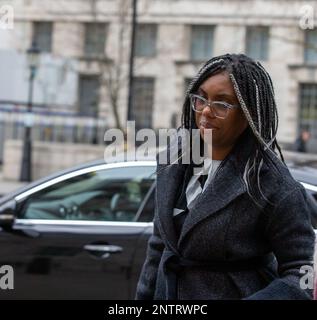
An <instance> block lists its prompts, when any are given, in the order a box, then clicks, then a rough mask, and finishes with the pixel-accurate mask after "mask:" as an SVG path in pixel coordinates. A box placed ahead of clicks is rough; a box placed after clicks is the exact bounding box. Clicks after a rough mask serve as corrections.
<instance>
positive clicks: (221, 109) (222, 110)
mask: <svg viewBox="0 0 317 320" xmlns="http://www.w3.org/2000/svg"><path fill="white" fill-rule="evenodd" d="M212 107H213V109H214V110H215V115H216V116H217V117H219V118H225V117H226V116H227V114H228V107H227V106H226V105H225V104H223V103H220V102H214V103H213V104H212Z"/></svg>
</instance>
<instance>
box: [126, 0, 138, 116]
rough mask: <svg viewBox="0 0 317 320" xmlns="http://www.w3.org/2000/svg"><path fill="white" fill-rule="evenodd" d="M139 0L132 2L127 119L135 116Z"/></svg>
mask: <svg viewBox="0 0 317 320" xmlns="http://www.w3.org/2000/svg"><path fill="white" fill-rule="evenodd" d="M137 5H138V2H137V0H133V3H132V30H131V45H130V46H131V49H130V59H129V87H128V110H127V120H128V121H130V120H132V119H133V118H134V116H133V110H132V107H133V105H132V99H133V93H132V91H133V67H134V54H135V52H134V51H135V37H136V27H137Z"/></svg>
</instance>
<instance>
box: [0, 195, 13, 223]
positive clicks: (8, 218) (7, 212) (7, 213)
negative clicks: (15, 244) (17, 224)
mask: <svg viewBox="0 0 317 320" xmlns="http://www.w3.org/2000/svg"><path fill="white" fill-rule="evenodd" d="M15 213H16V201H15V200H11V201H9V202H6V203H5V204H3V205H2V206H0V227H1V228H3V229H11V228H12V226H13V223H14V220H15Z"/></svg>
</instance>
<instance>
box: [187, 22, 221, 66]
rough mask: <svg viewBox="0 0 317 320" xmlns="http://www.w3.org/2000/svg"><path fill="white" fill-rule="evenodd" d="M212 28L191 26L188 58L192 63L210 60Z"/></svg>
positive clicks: (212, 38)
mask: <svg viewBox="0 0 317 320" xmlns="http://www.w3.org/2000/svg"><path fill="white" fill-rule="evenodd" d="M214 30H215V27H214V26H197V25H193V26H191V36H190V39H191V45H190V57H191V59H192V60H193V61H202V60H208V59H210V58H212V54H213V40H214Z"/></svg>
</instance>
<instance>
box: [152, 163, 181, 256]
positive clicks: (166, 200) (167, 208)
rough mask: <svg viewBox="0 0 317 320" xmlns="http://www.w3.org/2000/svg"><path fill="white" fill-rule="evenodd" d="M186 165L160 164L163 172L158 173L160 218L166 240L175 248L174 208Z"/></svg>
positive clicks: (157, 194) (159, 167)
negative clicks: (162, 165)
mask: <svg viewBox="0 0 317 320" xmlns="http://www.w3.org/2000/svg"><path fill="white" fill-rule="evenodd" d="M185 169H186V167H185V166H184V165H180V164H173V165H169V166H164V167H161V166H158V170H161V172H160V173H159V174H158V175H157V182H156V183H157V188H156V190H159V192H156V202H157V208H158V218H159V221H160V225H161V228H162V230H161V231H162V232H163V233H164V234H165V237H166V240H167V241H168V242H169V243H170V244H171V245H172V247H173V248H174V250H176V247H177V239H176V234H175V230H174V223H173V209H174V203H175V196H176V194H177V191H178V188H180V186H181V184H182V179H183V178H184V174H185Z"/></svg>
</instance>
